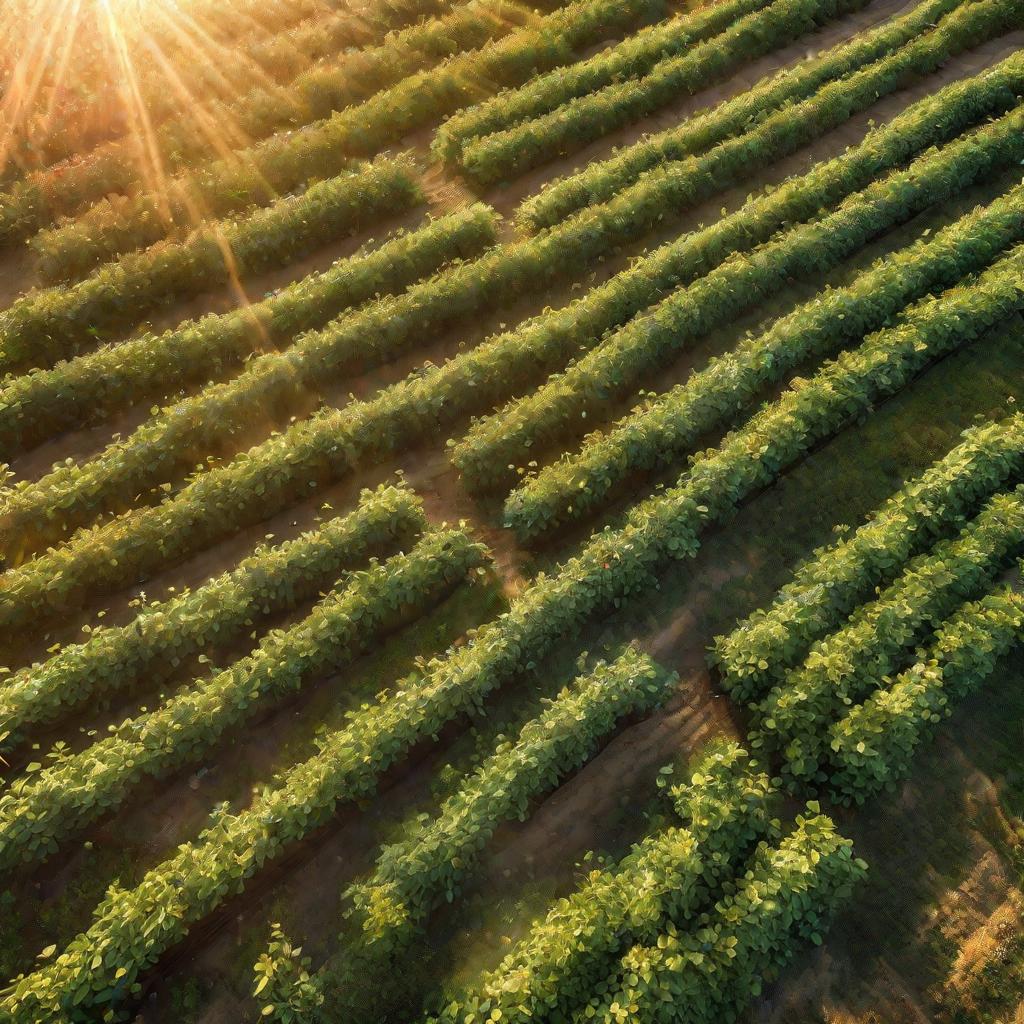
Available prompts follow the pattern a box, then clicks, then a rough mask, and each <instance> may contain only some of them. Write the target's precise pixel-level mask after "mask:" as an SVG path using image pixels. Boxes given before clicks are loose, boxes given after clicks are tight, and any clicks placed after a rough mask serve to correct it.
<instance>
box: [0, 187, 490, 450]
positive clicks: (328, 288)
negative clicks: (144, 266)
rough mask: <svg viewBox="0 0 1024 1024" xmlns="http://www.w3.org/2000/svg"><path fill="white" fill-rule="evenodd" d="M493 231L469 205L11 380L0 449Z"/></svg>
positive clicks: (136, 393) (172, 386)
mask: <svg viewBox="0 0 1024 1024" xmlns="http://www.w3.org/2000/svg"><path fill="white" fill-rule="evenodd" d="M496 237H497V220H496V218H495V215H494V213H493V211H492V210H491V209H490V208H489V207H486V206H483V205H482V204H474V205H473V206H470V207H467V208H466V209H464V210H460V211H457V212H455V213H451V214H448V215H446V216H444V217H439V218H437V219H436V220H428V221H427V222H426V223H425V224H423V225H422V226H421V227H419V228H417V229H415V230H413V231H409V232H401V233H398V234H396V235H395V237H393V238H391V239H389V240H388V241H385V242H384V243H383V244H381V245H380V246H378V247H377V248H374V249H367V250H361V251H360V252H358V253H356V254H355V255H353V256H350V257H348V258H346V259H342V260H338V261H337V262H336V263H335V264H334V265H333V266H332V267H330V268H329V269H328V270H325V271H323V272H322V273H318V274H310V275H308V276H307V277H304V278H302V279H301V280H299V281H296V282H294V283H293V284H290V285H287V286H286V287H284V288H282V289H281V290H280V291H278V292H275V293H274V294H273V295H269V296H267V297H265V298H263V299H260V300H258V301H256V302H253V303H250V304H249V305H247V306H244V307H243V308H240V309H232V310H230V311H229V312H227V313H218V314H210V315H208V316H204V317H202V318H201V319H199V320H195V321H192V320H190V321H186V322H185V323H182V324H181V325H179V326H177V327H174V328H172V329H171V330H168V331H165V332H164V333H163V334H159V335H154V334H149V333H147V334H142V335H140V336H138V337H135V338H130V339H128V340H127V341H123V342H120V343H118V344H116V345H106V346H102V347H100V348H98V349H96V350H95V351H92V352H86V353H83V354H82V355H80V356H78V357H77V358H75V359H71V360H68V361H66V362H61V363H58V364H57V365H56V366H54V367H53V368H51V369H48V370H37V371H35V372H34V373H30V374H25V375H23V376H20V377H15V378H13V379H10V380H8V382H7V383H6V386H3V387H0V453H3V455H5V456H7V457H10V456H11V455H13V454H14V453H16V452H18V451H20V450H23V449H25V448H30V447H32V446H33V445H36V444H39V443H41V442H42V441H45V440H47V439H48V438H51V437H54V436H56V435H57V434H58V433H60V432H61V431H62V430H67V429H70V428H72V427H77V426H81V425H83V424H86V423H96V422H101V421H102V420H104V419H105V418H107V417H108V416H110V415H112V414H114V413H117V412H120V411H121V410H123V409H126V408H128V407H129V406H131V405H134V404H136V403H138V402H142V401H145V400H147V399H151V398H154V397H163V396H166V395H169V394H174V393H175V392H176V391H178V390H180V389H182V388H186V387H188V386H190V385H193V386H194V385H195V384H198V383H205V382H206V381H209V380H217V379H221V378H224V377H226V376H230V375H231V373H232V372H233V371H235V370H237V369H238V367H240V366H242V364H243V363H244V362H245V360H246V359H248V358H249V357H250V356H251V355H252V354H253V352H254V351H257V350H259V349H260V348H263V347H267V348H272V347H278V348H283V347H286V346H287V344H288V343H290V342H291V340H292V339H293V338H294V337H295V336H296V335H297V334H300V333H302V332H304V331H309V330H314V329H316V328H318V327H322V326H323V325H324V324H325V323H328V322H329V321H330V320H331V319H332V318H335V317H337V316H338V315H339V314H341V313H343V312H344V311H345V310H346V309H350V308H352V307H356V306H360V305H362V304H363V303H364V302H367V301H369V300H371V299H374V298H375V297H379V296H381V295H387V294H389V293H392V294H393V293H398V292H401V291H402V290H403V289H404V288H406V287H408V286H409V285H411V284H413V283H414V282H416V281H419V280H420V279H421V278H425V277H429V276H430V275H431V274H434V273H436V272H437V271H438V270H440V269H441V267H443V266H444V265H445V264H447V263H451V262H454V261H457V260H461V259H466V258H469V257H472V256H476V255H479V253H481V252H482V251H483V250H484V249H486V248H487V247H488V246H490V245H492V244H493V243H494V241H495V239H496Z"/></svg>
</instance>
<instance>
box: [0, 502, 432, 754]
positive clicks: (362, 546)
mask: <svg viewBox="0 0 1024 1024" xmlns="http://www.w3.org/2000/svg"><path fill="white" fill-rule="evenodd" d="M425 525H426V519H425V517H424V515H423V510H422V507H421V505H420V502H419V500H418V499H417V498H416V496H415V495H413V494H412V492H410V491H408V490H405V489H404V488H396V487H391V486H381V487H380V488H378V489H377V490H376V491H375V492H370V491H367V492H364V494H363V495H362V497H361V500H360V504H359V507H358V508H357V509H356V510H355V511H353V512H351V513H349V514H348V515H345V516H341V517H338V518H335V519H331V520H329V521H328V522H325V523H322V524H321V525H320V526H318V527H317V529H316V530H313V531H311V532H309V533H305V534H303V535H302V536H300V537H298V538H296V539H295V540H290V541H287V542H285V543H284V544H281V545H279V546H278V547H276V548H275V547H270V546H269V545H262V546H260V547H258V548H257V549H256V550H255V551H254V552H253V553H252V554H251V555H250V556H249V557H248V558H246V559H245V560H244V561H242V562H240V563H239V564H238V565H237V566H236V567H235V568H234V569H232V570H229V571H228V572H225V573H223V574H222V575H220V576H217V577H215V578H214V579H212V580H209V581H208V582H206V583H204V584H203V585H202V586H201V587H199V588H198V589H196V590H195V591H192V592H185V593H182V594H179V595H177V596H175V597H173V598H171V599H170V600H168V601H165V602H162V603H161V602H158V603H154V604H151V605H148V606H146V607H144V608H143V609H142V611H141V612H140V613H139V614H138V615H137V616H136V617H135V618H134V619H133V620H132V621H131V622H129V623H127V624H126V625H124V626H104V627H100V628H97V629H94V630H93V631H92V632H91V634H90V635H89V638H88V639H87V640H86V641H84V642H83V643H80V644H72V645H70V646H68V647H65V648H63V649H62V650H61V651H60V652H59V653H58V654H56V655H55V656H54V657H52V658H50V659H49V660H47V661H45V662H44V663H42V664H37V665H32V666H31V667H28V668H24V669H21V670H20V671H18V672H15V673H14V674H13V675H11V676H10V677H9V678H8V680H7V681H6V682H5V683H4V684H3V686H2V687H0V721H2V722H3V723H4V730H5V732H8V733H9V734H10V735H11V737H12V739H11V742H16V741H18V740H21V739H24V738H26V736H27V735H28V734H29V731H30V730H31V728H32V727H33V726H35V725H38V724H41V723H49V722H53V721H55V720H56V719H59V718H61V717H62V716H64V715H67V714H69V713H70V712H72V711H73V710H74V709H75V708H77V707H80V706H81V705H83V704H85V703H87V702H95V701H98V700H102V699H104V698H107V697H109V696H111V695H113V694H116V693H119V692H122V691H125V690H129V689H130V688H131V687H132V686H134V685H135V684H136V683H137V682H138V681H139V680H141V679H145V680H146V682H147V685H152V684H153V682H154V681H157V680H159V679H161V678H166V676H167V674H168V673H170V672H172V671H173V670H174V669H175V668H176V667H177V666H179V665H180V664H181V663H182V662H183V661H185V660H186V659H189V658H191V657H192V656H194V655H195V654H197V653H199V652H201V651H202V650H204V648H205V646H206V645H207V644H209V643H210V642H212V641H214V640H215V641H216V642H218V643H225V642H227V641H229V640H232V639H235V638H237V637H240V636H241V635H242V634H243V633H244V631H245V630H246V629H251V628H253V625H254V623H255V621H256V620H257V619H258V618H261V617H263V616H267V615H271V614H276V613H280V612H285V611H291V610H293V609H295V608H297V607H298V606H299V605H300V604H302V603H303V602H304V601H308V600H311V599H312V598H315V597H316V596H317V594H319V593H321V592H322V591H323V590H325V589H326V588H328V587H330V586H332V585H333V583H334V582H335V581H336V580H337V579H338V577H339V576H340V575H341V573H342V572H344V571H346V570H349V569H353V568H355V567H356V565H357V564H358V563H360V562H363V561H365V560H366V559H368V558H369V557H370V556H371V555H374V554H386V553H387V552H388V551H389V550H393V549H394V548H395V547H396V546H399V545H401V544H403V543H405V542H407V541H409V540H411V539H413V538H414V537H416V536H417V535H418V534H420V533H421V532H422V530H423V528H424V526H425Z"/></svg>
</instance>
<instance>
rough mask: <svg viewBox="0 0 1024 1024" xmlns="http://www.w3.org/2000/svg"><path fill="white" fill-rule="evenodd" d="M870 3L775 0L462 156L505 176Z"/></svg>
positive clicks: (475, 175)
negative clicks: (638, 73) (639, 72)
mask: <svg viewBox="0 0 1024 1024" xmlns="http://www.w3.org/2000/svg"><path fill="white" fill-rule="evenodd" d="M864 2H865V0H774V2H773V3H771V4H770V6H768V7H765V8H764V9H763V10H755V11H753V12H752V13H750V14H747V15H746V16H744V17H742V18H738V19H737V20H736V21H734V22H733V23H732V24H731V25H730V26H729V27H728V28H727V29H726V30H725V31H724V32H722V33H721V34H720V35H717V36H714V37H713V38H711V39H709V40H708V41H707V42H704V43H701V44H700V45H698V46H696V47H693V48H692V49H689V50H688V51H687V52H685V53H683V54H680V55H677V56H674V57H667V58H665V59H664V60H662V61H660V62H659V63H658V64H656V65H655V66H654V67H653V68H652V69H651V70H650V72H649V73H648V74H646V75H645V76H643V77H642V78H637V79H631V80H628V81H626V82H621V83H615V84H612V85H608V86H606V87H605V88H603V89H600V90H599V91H597V92H594V93H591V94H590V95H586V96H580V97H578V98H576V99H571V100H569V101H568V102H566V103H565V104H564V105H563V106H561V107H558V108H557V109H555V110H553V111H551V112H550V113H548V114H543V115H541V116H538V117H535V118H532V119H531V120H529V121H525V122H523V123H522V124H519V125H514V126H513V127H511V128H506V129H504V130H503V131H497V132H494V133H493V134H491V135H487V136H485V137H484V138H482V139H474V140H471V141H469V142H467V143H466V144H465V145H464V146H463V147H462V150H461V152H460V153H459V154H458V157H457V160H456V162H457V164H458V166H459V168H460V169H461V170H462V172H463V173H464V174H466V175H467V176H468V177H470V178H472V179H473V180H474V181H476V182H478V183H480V184H483V185H487V184H493V183H494V182H498V181H507V180H509V179H511V178H514V177H516V176H517V175H520V174H523V173H524V172H525V171H527V170H529V169H530V168H532V167H536V166H538V165H539V164H542V163H545V162H547V161H549V160H554V159H555V158H556V157H558V156H561V155H563V154H565V153H569V152H573V151H574V150H577V149H580V148H582V147H583V146H584V145H586V144H587V143H589V142H593V141H594V140H595V139H599V138H602V137H603V136H605V135H608V134H609V133H611V132H613V131H615V130H616V129H617V128H621V127H623V126H624V125H627V124H630V123H633V122H635V121H639V120H641V119H642V118H644V117H647V116H649V115H650V114H652V113H653V112H654V111H656V110H658V109H659V108H661V107H664V106H665V105H667V104H669V103H671V102H673V101H675V100H677V99H678V98H679V97H680V96H686V95H691V94H693V93H696V92H699V91H700V90H701V89H705V88H707V87H708V86H709V85H712V84H713V83H715V82H717V81H720V80H721V79H723V78H725V77H727V76H728V75H730V74H732V73H733V72H735V71H736V70H737V69H738V68H740V67H741V66H742V65H743V64H745V63H747V62H749V61H751V60H754V59H756V58H758V57H761V56H763V55H764V54H766V53H770V52H771V51H772V50H774V49H776V48H778V47H779V46H782V45H784V44H785V43H788V42H791V41H792V40H793V39H794V38H799V37H800V36H803V35H806V34H808V33H810V32H813V31H814V30H815V29H817V28H819V27H820V26H821V25H823V24H826V23H827V22H829V21H830V20H832V19H834V18H837V17H839V16H841V15H842V14H845V13H847V12H849V11H853V10H857V9H858V8H859V7H863V6H864ZM1006 2H1007V3H1012V0H1006Z"/></svg>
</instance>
